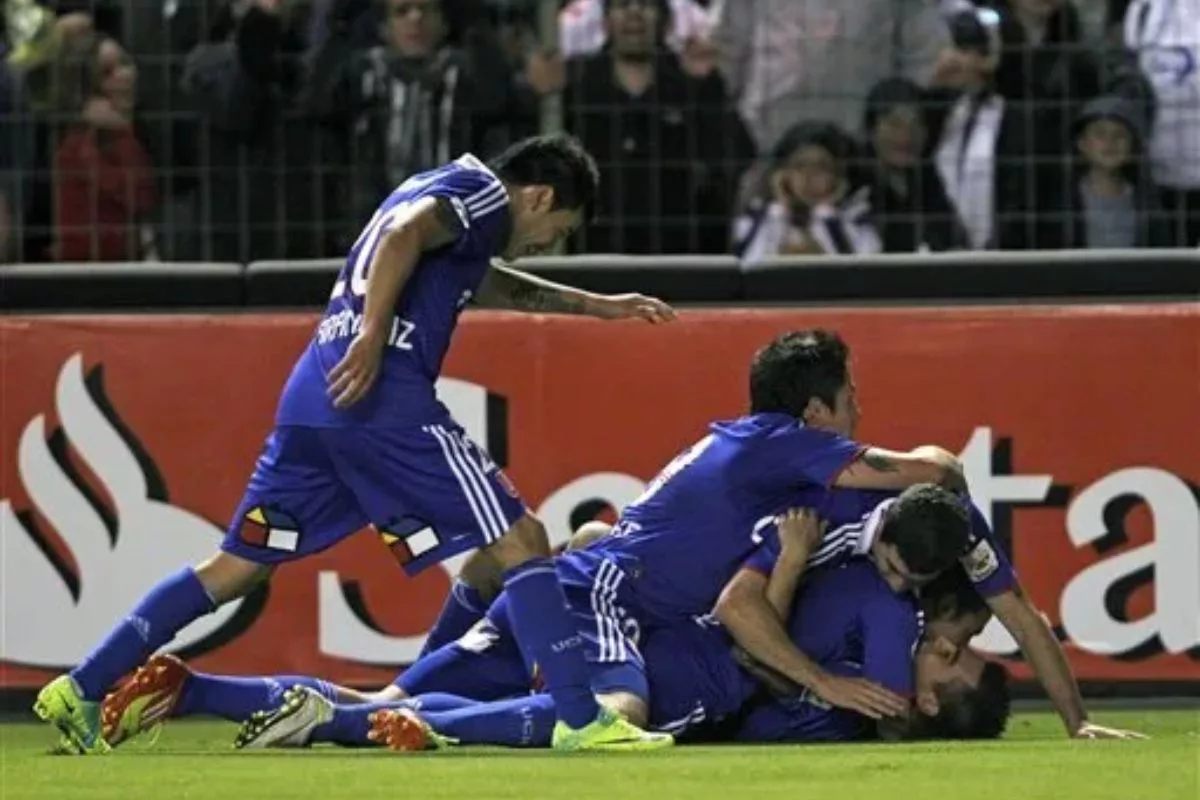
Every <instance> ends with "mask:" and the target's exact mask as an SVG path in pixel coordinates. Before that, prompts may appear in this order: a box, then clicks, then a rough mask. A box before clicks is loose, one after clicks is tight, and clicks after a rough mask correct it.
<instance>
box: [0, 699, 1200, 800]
mask: <svg viewBox="0 0 1200 800" xmlns="http://www.w3.org/2000/svg"><path fill="white" fill-rule="evenodd" d="M1097 721H1098V722H1101V723H1102V724H1109V725H1115V726H1125V727H1129V728H1134V729H1137V730H1141V731H1143V732H1145V733H1148V734H1150V735H1151V736H1152V737H1153V738H1152V740H1151V741H1146V742H1073V741H1069V740H1067V739H1066V738H1065V737H1064V736H1063V734H1062V733H1061V728H1060V727H1059V723H1058V721H1057V718H1055V717H1053V716H1052V715H1050V714H1046V713H1024V714H1020V715H1018V716H1015V717H1014V718H1013V720H1012V722H1011V724H1010V727H1009V732H1008V734H1007V736H1006V738H1005V739H1004V740H1002V741H998V742H987V743H982V744H980V743H938V744H907V745H869V744H864V745H815V746H814V745H809V746H774V747H753V748H752V747H733V746H727V747H680V748H676V749H674V750H671V751H665V752H661V753H649V754H608V755H603V754H577V755H556V754H554V753H550V752H517V751H505V750H495V749H477V748H464V749H460V750H458V751H452V752H447V753H432V754H416V755H413V754H396V753H388V752H383V751H374V750H372V751H365V750H364V751H349V750H338V749H336V748H332V747H321V748H314V749H313V750H310V751H291V752H280V751H275V752H252V753H241V752H234V751H233V750H232V749H231V746H230V741H231V740H232V736H233V733H234V731H235V730H236V729H235V727H234V726H233V725H230V724H228V723H222V722H207V721H204V722H186V723H182V722H181V723H175V724H171V725H168V726H166V727H165V728H164V729H163V731H162V734H161V736H160V737H159V739H158V741H157V742H155V743H154V744H153V745H151V744H149V742H148V741H134V742H131V743H129V744H128V745H126V746H125V747H123V748H121V749H120V750H119V751H117V752H115V753H113V754H112V755H110V756H107V757H93V758H69V757H63V756H50V755H47V750H48V748H49V746H50V745H51V744H52V743H53V741H54V736H52V735H51V733H50V731H49V730H48V729H46V728H44V727H41V726H37V725H33V724H26V723H10V724H7V725H0V798H2V800H34V799H35V798H36V800H72V799H73V798H81V799H82V798H87V799H88V800H107V799H108V798H112V800H126V798H143V797H145V798H161V800H184V798H202V799H203V800H260V798H276V797H279V798H289V800H341V798H348V799H349V800H359V798H362V799H364V800H365V799H366V798H389V799H390V800H400V799H401V798H413V800H436V799H437V798H464V799H465V800H507V799H508V798H511V800H547V799H553V798H567V799H569V800H591V798H596V799H597V800H601V799H603V800H640V799H641V798H649V799H650V800H707V798H714V800H741V798H746V800H760V798H761V799H763V800H765V799H766V798H787V800H860V799H861V800H897V799H898V798H920V799H921V800H992V798H995V799H996V800H1039V799H1040V798H1046V800H1076V799H1078V800H1105V798H1113V799H1114V800H1197V798H1200V774H1198V769H1200V711H1196V710H1190V711H1188V710H1179V711H1147V712H1133V711H1122V712H1117V711H1113V712H1107V713H1103V714H1100V715H1098V717H1097Z"/></svg>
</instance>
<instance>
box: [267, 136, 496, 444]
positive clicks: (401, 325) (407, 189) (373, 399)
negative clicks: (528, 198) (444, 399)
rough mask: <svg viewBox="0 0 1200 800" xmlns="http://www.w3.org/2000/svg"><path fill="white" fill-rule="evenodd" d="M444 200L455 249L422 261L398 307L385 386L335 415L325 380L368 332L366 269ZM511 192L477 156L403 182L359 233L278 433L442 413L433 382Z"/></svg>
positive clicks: (380, 383) (296, 373) (288, 393)
mask: <svg viewBox="0 0 1200 800" xmlns="http://www.w3.org/2000/svg"><path fill="white" fill-rule="evenodd" d="M428 197H436V198H441V199H443V200H445V201H447V202H448V203H449V204H450V207H451V208H452V209H453V210H454V212H455V215H456V216H457V217H458V222H459V223H460V226H461V230H460V233H459V235H458V238H457V239H456V240H455V241H454V242H453V243H451V244H449V245H447V246H445V247H443V248H441V249H439V250H436V251H433V252H430V253H426V254H424V255H423V256H422V258H421V260H420V262H419V263H418V264H417V267H416V269H415V270H414V271H413V273H412V276H411V277H410V278H409V279H408V282H407V283H406V284H405V286H404V288H403V290H402V291H401V293H400V297H399V299H398V300H397V302H396V307H395V315H394V316H393V318H392V322H391V327H390V331H389V334H388V337H387V344H386V346H385V348H384V356H383V364H382V366H381V369H380V374H379V378H378V380H377V382H376V385H375V386H374V387H373V388H372V389H371V391H370V393H369V394H368V395H367V396H366V397H364V398H363V399H362V400H361V401H359V402H358V403H356V404H355V405H354V406H352V407H351V408H348V409H345V410H341V409H337V408H334V406H333V404H332V402H331V401H330V399H329V397H328V395H327V393H326V388H327V381H326V378H325V376H326V375H328V373H329V371H330V370H331V369H332V368H333V367H334V366H335V365H336V364H337V363H338V361H340V360H341V358H342V356H344V355H345V354H346V349H347V348H348V347H349V346H350V342H351V341H353V339H354V336H355V334H357V333H358V330H359V328H360V327H361V325H362V319H363V306H364V303H365V297H366V288H367V271H368V268H369V266H370V264H371V260H372V259H373V258H374V257H375V253H376V251H377V250H378V248H379V244H380V242H381V240H382V238H383V235H384V234H385V233H387V232H388V231H389V230H391V229H392V228H394V227H395V226H396V225H397V224H399V223H400V222H402V221H403V220H404V218H405V215H406V214H407V213H408V212H409V209H410V207H411V206H412V205H413V203H415V202H417V201H418V200H421V199H424V198H428ZM510 224H511V223H510V218H509V210H508V193H507V191H506V190H505V188H504V184H503V183H501V181H500V180H499V178H497V177H496V176H495V175H494V174H493V173H492V172H491V171H490V170H489V169H488V168H487V167H486V166H485V165H484V164H483V163H482V162H481V161H479V160H478V159H477V158H475V157H474V156H470V155H466V156H463V157H462V158H460V159H458V160H457V161H454V162H453V163H451V164H448V165H446V166H444V167H440V168H438V169H435V170H433V171H431V172H425V173H421V174H419V175H415V176H413V177H411V178H409V179H408V180H406V181H405V182H404V183H402V184H401V185H400V186H399V187H398V188H397V189H396V190H395V191H394V192H392V193H391V195H389V196H388V198H387V199H386V200H384V201H383V205H381V206H380V207H379V210H378V211H376V212H375V215H374V216H373V217H372V218H371V220H370V222H368V223H367V226H366V227H365V228H364V229H363V232H362V234H360V235H359V237H358V241H356V242H355V243H354V246H353V247H352V248H351V250H350V254H349V255H348V256H347V257H346V263H345V265H344V266H343V267H342V269H341V272H340V273H339V274H338V277H337V281H336V282H335V283H334V287H333V292H332V294H331V296H330V299H329V305H328V306H327V307H326V309H325V314H324V316H323V317H322V318H321V321H320V322H319V323H318V324H317V329H316V332H315V333H314V335H313V338H312V340H311V341H310V343H309V345H308V348H307V349H306V350H305V351H304V353H303V355H301V357H300V360H299V361H298V362H297V364H296V367H295V369H294V370H293V372H292V375H291V377H290V378H289V380H288V383H287V386H286V387H285V388H284V391H283V395H282V397H281V398H280V403H279V410H278V414H277V422H278V424H280V425H305V426H310V427H345V426H362V425H371V426H395V425H405V424H413V423H424V422H427V421H428V419H429V417H430V416H433V415H435V414H436V413H437V410H438V403H437V399H436V397H435V395H434V383H435V381H436V380H437V377H438V374H439V373H440V372H441V369H442V362H443V360H444V359H445V357H446V351H447V350H449V348H450V338H451V336H452V334H453V333H454V329H455V326H456V325H457V323H458V316H459V314H460V313H461V311H462V309H463V307H464V306H465V305H466V304H467V302H468V301H469V300H470V299H471V297H472V296H473V295H474V293H475V292H476V291H477V290H478V288H479V284H480V283H481V282H482V281H483V278H484V275H485V274H486V273H487V270H488V268H489V265H490V261H491V259H492V257H494V256H495V255H497V254H498V253H499V252H500V251H501V250H502V249H503V247H504V244H505V241H506V239H507V236H508V232H509V227H510Z"/></svg>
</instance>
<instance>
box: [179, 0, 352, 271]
mask: <svg viewBox="0 0 1200 800" xmlns="http://www.w3.org/2000/svg"><path fill="white" fill-rule="evenodd" d="M283 5H284V4H283V3H281V2H280V0H254V1H253V2H252V3H250V4H248V5H245V6H242V7H240V8H239V7H234V6H230V7H229V9H228V12H229V16H228V17H227V20H226V22H225V25H224V27H225V28H226V29H227V30H228V34H227V35H226V36H225V37H224V40H223V41H216V42H211V43H207V44H202V45H200V46H199V47H197V48H196V49H195V50H194V51H193V52H192V54H191V56H190V57H189V59H188V65H187V69H186V71H185V73H184V88H185V91H186V92H187V94H188V96H189V98H190V99H191V100H192V103H193V106H194V107H195V108H196V109H197V110H198V111H199V113H200V120H201V124H200V137H199V140H200V148H201V154H202V157H201V164H202V165H203V169H202V170H201V171H200V182H201V191H200V197H201V202H200V203H199V208H200V214H199V215H198V217H199V220H198V221H199V222H200V223H201V224H200V226H199V227H200V228H201V229H202V230H203V231H204V233H205V236H204V237H203V238H202V240H201V242H200V246H201V247H200V251H199V253H198V255H200V256H201V257H203V258H205V259H208V260H215V261H239V262H247V261H252V260H255V259H263V258H321V257H324V256H328V255H332V254H333V253H335V252H336V250H335V247H336V244H335V237H334V236H333V231H332V230H330V229H329V228H328V227H327V225H328V223H329V220H328V217H327V215H325V214H324V213H323V210H324V207H325V203H324V202H323V201H324V200H325V199H326V198H325V197H324V195H323V193H322V187H323V186H324V184H323V182H322V179H323V178H324V177H325V171H324V167H325V165H324V164H323V163H322V159H321V158H320V151H319V149H317V148H318V141H317V137H316V135H315V131H314V126H312V125H311V124H309V123H308V121H307V120H305V119H302V118H299V117H300V115H299V113H298V112H297V111H296V104H297V98H298V96H299V93H300V91H301V89H302V88H303V81H304V76H303V73H302V69H303V64H302V55H303V50H304V39H303V37H302V35H301V34H300V33H299V30H300V29H299V28H298V25H299V23H300V22H301V20H299V19H297V18H296V17H292V16H291V15H290V11H289V10H287V9H285V8H283V7H282V6H283ZM330 206H331V207H332V204H330ZM328 216H332V214H331V215H328Z"/></svg>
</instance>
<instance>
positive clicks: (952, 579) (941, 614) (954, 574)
mask: <svg viewBox="0 0 1200 800" xmlns="http://www.w3.org/2000/svg"><path fill="white" fill-rule="evenodd" d="M920 595H921V611H922V613H924V614H925V618H926V619H927V620H937V619H958V618H959V617H965V616H967V615H969V614H982V613H984V612H985V611H987V612H989V613H990V611H991V609H989V608H988V604H987V601H986V600H984V599H983V595H981V594H980V593H979V590H978V589H976V588H975V584H973V583H971V579H970V578H968V577H967V571H966V570H965V569H963V567H962V564H955V565H953V566H951V567H949V568H948V569H946V570H943V571H942V573H941V574H940V575H938V576H937V577H936V578H934V579H933V580H932V581H930V582H929V583H927V584H925V585H924V586H922V587H921V589H920Z"/></svg>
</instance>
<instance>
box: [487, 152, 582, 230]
mask: <svg viewBox="0 0 1200 800" xmlns="http://www.w3.org/2000/svg"><path fill="white" fill-rule="evenodd" d="M488 166H489V167H491V169H492V171H493V172H495V173H496V175H497V176H498V177H499V178H500V180H502V181H504V182H505V183H510V184H513V185H515V186H549V187H550V188H551V189H553V190H554V208H555V210H558V209H564V208H566V209H572V210H574V209H578V210H579V211H581V212H582V213H583V215H584V218H588V217H590V216H591V213H592V209H593V207H594V206H595V204H596V193H597V192H598V191H599V186H600V170H599V169H598V168H597V167H596V160H595V159H594V158H592V156H591V154H589V153H588V151H587V150H585V149H584V147H583V145H582V144H580V142H579V140H578V139H576V138H575V137H573V136H568V135H567V134H564V133H551V134H546V135H544V136H532V137H530V138H528V139H522V140H521V141H519V142H517V143H516V144H513V145H512V146H510V147H509V148H508V149H507V150H505V151H504V152H503V153H501V154H500V155H498V156H496V157H495V158H493V159H492V160H491V161H490V162H488Z"/></svg>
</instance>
